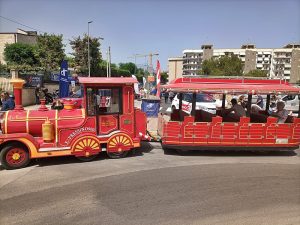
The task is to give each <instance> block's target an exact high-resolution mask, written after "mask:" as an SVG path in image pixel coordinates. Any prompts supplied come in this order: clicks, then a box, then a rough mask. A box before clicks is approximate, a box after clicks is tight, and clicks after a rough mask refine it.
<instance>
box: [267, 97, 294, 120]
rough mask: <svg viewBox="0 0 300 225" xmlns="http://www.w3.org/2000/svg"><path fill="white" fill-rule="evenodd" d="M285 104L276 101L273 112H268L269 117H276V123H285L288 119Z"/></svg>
mask: <svg viewBox="0 0 300 225" xmlns="http://www.w3.org/2000/svg"><path fill="white" fill-rule="evenodd" d="M284 107H285V104H284V102H283V101H278V102H277V105H276V108H277V110H276V111H275V112H270V116H273V117H277V118H278V120H277V123H285V122H286V119H287V118H288V115H289V112H288V111H287V110H286V109H285V108H284Z"/></svg>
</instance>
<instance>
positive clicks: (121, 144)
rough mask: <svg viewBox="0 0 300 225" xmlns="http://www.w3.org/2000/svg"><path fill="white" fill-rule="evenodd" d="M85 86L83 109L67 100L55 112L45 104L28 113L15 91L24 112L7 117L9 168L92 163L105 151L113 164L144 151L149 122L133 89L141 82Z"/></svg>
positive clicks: (0, 145)
mask: <svg viewBox="0 0 300 225" xmlns="http://www.w3.org/2000/svg"><path fill="white" fill-rule="evenodd" d="M79 82H80V83H81V85H82V87H83V93H84V94H83V98H82V108H80V109H79V108H77V107H74V102H73V101H72V100H68V99H66V100H65V101H64V108H63V109H62V110H49V109H48V108H47V107H46V106H45V105H44V101H41V102H42V104H41V106H40V107H39V108H38V109H37V110H24V109H23V107H22V103H21V99H22V98H21V97H20V95H21V93H22V92H21V91H20V89H18V91H15V95H19V96H16V105H17V106H18V107H16V109H15V110H12V111H7V112H5V113H4V115H3V119H2V120H1V121H2V122H1V130H2V134H1V135H0V151H1V152H0V160H1V164H2V166H3V167H5V168H6V169H15V168H21V167H24V166H26V165H27V164H28V162H29V160H30V159H31V158H42V157H52V156H65V155H74V156H76V157H78V158H79V159H81V160H84V161H89V160H92V159H93V158H95V157H96V156H97V154H99V153H100V152H101V151H106V152H107V155H108V156H109V157H111V158H121V157H125V156H126V155H127V153H128V151H129V150H131V149H133V148H136V147H139V146H140V141H141V136H143V135H145V133H146V116H145V114H144V113H143V112H141V111H140V110H139V109H135V108H134V88H133V85H134V83H136V82H137V81H136V80H135V79H133V78H94V77H93V78H87V77H85V78H79ZM19 86H20V85H19ZM14 88H15V85H14ZM137 121H138V123H137ZM141 134H142V135H141Z"/></svg>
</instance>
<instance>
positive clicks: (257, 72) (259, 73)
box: [245, 70, 268, 77]
mask: <svg viewBox="0 0 300 225" xmlns="http://www.w3.org/2000/svg"><path fill="white" fill-rule="evenodd" d="M245 76H246V77H267V76H268V71H265V70H250V71H249V72H248V73H246V74H245Z"/></svg>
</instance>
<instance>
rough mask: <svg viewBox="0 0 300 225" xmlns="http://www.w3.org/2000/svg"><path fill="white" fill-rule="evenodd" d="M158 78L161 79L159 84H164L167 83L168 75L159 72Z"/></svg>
mask: <svg viewBox="0 0 300 225" xmlns="http://www.w3.org/2000/svg"><path fill="white" fill-rule="evenodd" d="M160 77H161V79H160V80H161V83H162V84H165V83H167V82H168V73H167V72H161V73H160Z"/></svg>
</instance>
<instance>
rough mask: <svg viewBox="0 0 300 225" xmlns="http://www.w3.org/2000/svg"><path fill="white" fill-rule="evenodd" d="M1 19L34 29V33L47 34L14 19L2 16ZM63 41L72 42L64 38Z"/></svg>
mask: <svg viewBox="0 0 300 225" xmlns="http://www.w3.org/2000/svg"><path fill="white" fill-rule="evenodd" d="M0 18H3V19H5V20H8V21H10V22H13V23H16V24H19V25H21V26H24V27H27V28H29V29H32V30H34V31H38V32H40V33H47V32H46V31H42V30H39V29H36V28H34V27H30V26H27V25H25V24H23V23H20V22H18V21H16V20H12V19H10V18H7V17H4V16H1V15H0ZM63 40H65V41H70V39H69V38H63Z"/></svg>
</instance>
